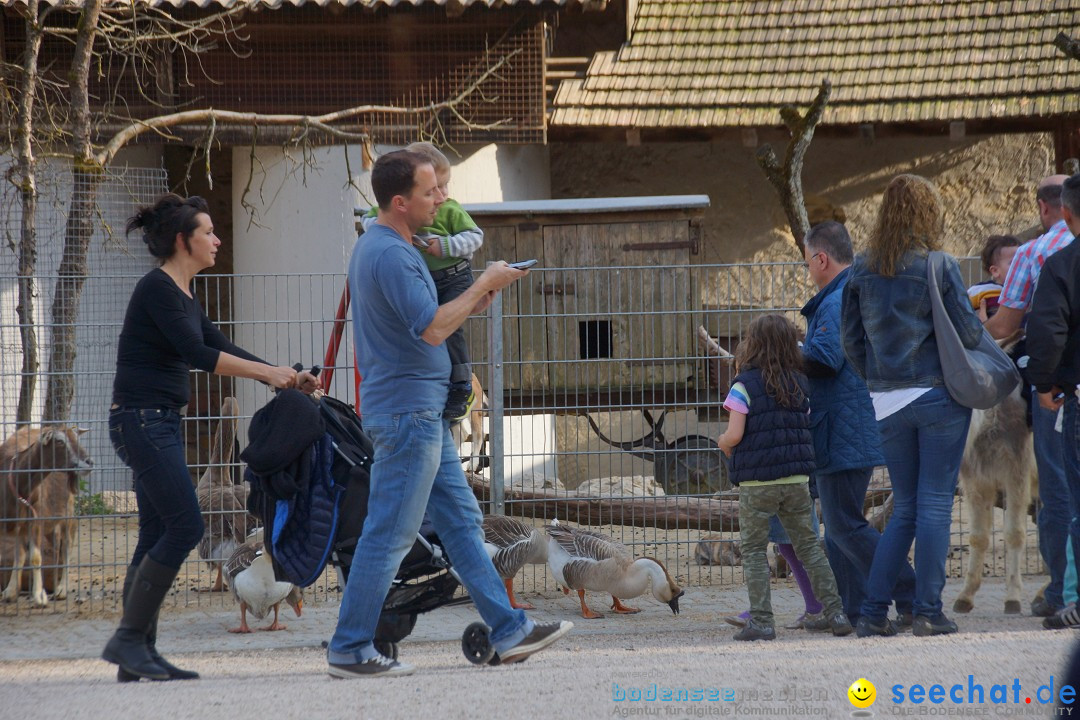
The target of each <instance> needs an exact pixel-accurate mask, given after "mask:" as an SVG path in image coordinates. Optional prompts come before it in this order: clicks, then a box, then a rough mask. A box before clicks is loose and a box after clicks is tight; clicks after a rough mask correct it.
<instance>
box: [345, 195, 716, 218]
mask: <svg viewBox="0 0 1080 720" xmlns="http://www.w3.org/2000/svg"><path fill="white" fill-rule="evenodd" d="M462 207H464V208H465V211H466V212H467V213H469V214H470V215H528V214H536V213H562V214H567V215H569V214H575V213H577V214H583V213H598V212H626V211H628V210H682V209H697V208H707V207H709V196H708V195H644V196H638V197H606V198H570V199H564V200H517V201H511V202H499V203H469V204H467V205H462ZM367 211H368V208H365V207H357V208H355V213H356V214H357V215H363V214H364V213H366V212H367Z"/></svg>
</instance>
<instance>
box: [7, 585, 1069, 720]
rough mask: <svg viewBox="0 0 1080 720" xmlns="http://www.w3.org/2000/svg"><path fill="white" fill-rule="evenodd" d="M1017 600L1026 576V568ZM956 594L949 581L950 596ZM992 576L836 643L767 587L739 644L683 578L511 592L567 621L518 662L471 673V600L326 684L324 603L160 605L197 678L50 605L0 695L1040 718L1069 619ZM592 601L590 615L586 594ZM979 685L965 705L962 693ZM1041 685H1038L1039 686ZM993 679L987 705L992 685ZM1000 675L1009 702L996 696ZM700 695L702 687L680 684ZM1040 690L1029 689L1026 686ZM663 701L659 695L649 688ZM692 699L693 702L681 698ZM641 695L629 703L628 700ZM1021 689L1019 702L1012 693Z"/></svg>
mask: <svg viewBox="0 0 1080 720" xmlns="http://www.w3.org/2000/svg"><path fill="white" fill-rule="evenodd" d="M1025 581H1026V582H1025V597H1026V598H1029V597H1030V596H1031V594H1032V593H1033V591H1034V589H1035V588H1036V587H1037V583H1038V579H1037V578H1030V577H1029V578H1025ZM958 592H959V587H958V583H957V582H956V581H950V583H949V585H948V586H947V587H946V589H945V602H946V605H949V604H950V603H951V602H952V600H953V598H954V597H955V596H956V594H957V593H958ZM1003 594H1004V591H1003V583H1002V582H1001V581H999V580H996V579H991V580H989V581H988V582H987V583H986V586H985V588H984V591H983V594H981V595H980V600H981V601H982V602H980V603H979V604H977V605H976V608H975V610H974V611H973V612H972V613H971V614H970V615H965V616H957V617H956V619H957V621H958V623H959V624H960V629H961V631H960V633H958V634H956V635H949V636H943V637H935V638H917V637H912V636H911V635H910V634H902V635H900V636H897V637H894V638H867V639H856V638H854V637H847V638H835V637H832V636H831V635H829V634H828V633H826V634H812V633H807V632H804V631H795V630H785V629H782V624H783V623H786V622H787V621H789V620H790V619H793V618H794V617H795V616H796V615H797V614H798V612H799V611H800V609H801V600H800V598H799V595H798V592H797V591H796V590H794V589H792V588H790V587H785V586H782V585H781V586H778V587H777V588H776V589H775V591H774V592H773V605H774V608H775V611H776V613H777V625H778V628H779V629H778V631H777V639H776V640H775V641H773V642H758V643H740V642H735V641H734V640H733V639H732V633H733V631H734V628H732V627H731V626H729V625H727V624H726V623H723V622H721V620H720V618H721V617H722V616H724V615H726V614H729V613H733V612H737V611H738V610H739V609H741V608H742V607H743V606H744V604H745V602H746V593H745V591H744V590H743V589H742V588H737V587H736V588H721V587H691V588H689V589H688V590H687V594H686V596H685V597H684V598H683V600H682V602H681V603H680V605H681V609H682V612H681V613H680V614H679V615H677V616H676V615H672V613H671V612H670V611H669V610H668V608H667V607H666V606H664V605H662V604H659V603H657V602H655V601H653V600H652V599H651V598H640V599H639V601H636V602H635V605H639V606H640V607H641V609H642V611H641V613H639V614H637V615H618V616H616V615H612V614H610V613H608V614H606V615H605V617H603V618H601V619H598V620H583V619H582V618H581V617H580V615H579V614H578V610H577V602H576V598H567V597H563V595H562V593H559V592H550V593H544V594H527V595H526V599H528V600H529V601H530V602H532V603H533V604H534V605H536V607H537V609H536V610H535V611H530V612H529V615H530V617H532V618H533V619H535V620H544V621H550V620H572V621H573V622H574V623H575V627H574V629H573V631H572V632H571V633H570V635H568V636H567V637H566V638H565V639H564V640H561V641H559V642H558V643H556V644H555V645H553V646H552V647H551V648H550V649H548V650H545V651H544V652H543V653H540V654H539V655H537V656H536V657H534V658H530V659H529V660H528V661H527V662H525V663H523V664H521V665H518V666H513V665H512V666H502V667H477V666H473V665H470V664H469V663H468V662H466V660H465V659H464V658H463V657H462V653H461V632H462V630H463V629H464V628H465V627H466V626H467V625H468V624H469V623H471V622H473V621H475V620H476V619H478V616H477V614H476V611H475V608H473V607H472V606H463V607H451V608H441V609H439V610H436V611H434V612H431V613H428V614H425V615H422V616H420V619H419V621H418V623H417V626H416V629H415V630H414V631H413V634H412V635H411V636H410V637H408V638H406V639H405V641H404V642H403V643H402V644H401V646H400V654H401V658H402V660H404V661H406V662H409V663H412V664H413V665H415V666H416V667H417V672H416V674H415V675H413V676H410V677H404V678H393V679H385V678H384V679H377V680H356V681H336V680H332V679H330V678H329V677H328V676H327V673H326V659H325V651H324V650H322V649H321V648H320V643H321V641H323V640H325V639H327V638H328V637H329V636H330V634H331V633H332V632H333V628H334V624H335V622H336V620H337V606H336V605H335V604H323V605H318V606H316V607H313V608H311V609H310V610H309V609H308V608H307V607H305V608H304V613H303V616H302V617H300V618H294V617H292V615H291V613H290V614H289V615H288V617H285V618H284V620H285V621H286V622H287V624H288V630H286V631H283V632H274V633H269V632H256V633H254V634H251V635H235V634H230V633H227V632H226V631H225V629H226V628H228V627H231V626H232V625H235V623H236V620H237V617H236V613H235V610H233V611H230V612H225V611H224V610H221V609H203V610H201V609H196V608H191V609H187V610H179V609H177V610H173V611H169V612H166V613H164V614H163V615H162V620H161V627H160V639H159V642H158V646H159V647H160V648H162V650H163V651H164V652H165V653H166V656H167V657H169V658H170V659H171V660H172V661H174V662H176V663H177V664H179V665H180V666H181V667H187V668H191V669H194V670H196V671H198V672H199V673H201V674H202V679H200V680H198V681H195V682H172V683H149V682H142V683H132V684H127V685H118V684H117V683H116V680H115V674H116V670H115V668H114V667H113V666H112V665H108V664H107V663H105V662H103V661H101V660H99V659H97V654H98V653H99V652H100V650H101V647H102V645H103V644H104V642H105V640H106V639H107V638H108V637H109V635H110V634H111V632H112V629H113V623H114V622H115V620H114V619H112V618H106V617H98V618H94V617H86V618H81V617H80V618H72V617H70V616H65V615H60V614H51V615H39V616H36V617H21V618H14V617H6V618H0V635H2V636H3V637H4V643H2V644H0V707H4V708H8V709H17V708H27V709H29V708H33V710H34V712H35V714H37V715H39V716H42V717H79V718H102V719H103V720H106V719H107V720H113V719H114V718H116V717H131V718H147V717H154V718H157V717H167V718H196V719H198V720H205V718H207V717H219V716H221V717H228V718H230V720H246V719H247V718H253V719H254V718H268V717H275V718H277V717H284V718H296V717H317V718H320V719H322V718H329V719H336V718H349V719H350V720H355V719H357V718H360V719H368V718H370V719H375V718H378V719H379V720H387V719H394V718H409V719H410V720H411V719H412V718H418V717H438V718H440V720H451V719H456V718H463V719H464V718H467V719H469V720H473V719H474V718H481V719H484V718H498V719H499V720H506V719H507V718H547V717H554V718H564V717H570V718H601V717H609V716H615V717H630V716H635V717H636V716H645V715H657V716H666V717H686V718H703V717H713V716H728V717H736V716H742V717H748V716H754V717H770V718H772V717H793V716H794V717H821V718H847V717H852V716H853V715H852V712H853V707H852V705H851V704H850V702H849V700H848V697H847V688H848V687H849V686H850V685H851V684H852V683H853V682H854V681H855V680H857V679H859V678H866V679H868V680H870V681H871V682H872V683H874V684H875V685H876V688H877V700H876V703H875V704H874V705H873V707H872V708H871V711H872V712H873V714H874V715H875V716H878V717H887V716H893V715H950V716H953V715H955V716H980V717H991V716H994V717H997V716H1003V715H1007V716H1038V717H1045V716H1046V715H1048V714H1049V707H1048V706H1047V705H1043V704H1041V703H1040V702H1039V700H1040V698H1041V699H1046V697H1047V693H1048V692H1049V688H1050V687H1051V686H1052V687H1054V688H1055V691H1057V690H1060V689H1061V687H1062V686H1063V685H1064V684H1066V682H1067V681H1066V679H1065V678H1064V677H1063V673H1062V670H1063V667H1064V664H1065V661H1066V659H1067V657H1068V655H1069V653H1070V652H1071V650H1072V649H1073V648H1074V646H1075V645H1076V643H1077V640H1076V638H1077V635H1076V633H1075V632H1073V631H1056V632H1053V631H1046V630H1043V629H1041V627H1040V624H1039V619H1038V618H1033V617H1030V616H1024V615H1011V616H1006V615H1003V614H1002V613H1001V602H1002V598H1003ZM595 601H596V602H595V606H596V608H597V609H599V610H601V611H603V610H604V609H605V608H604V606H603V604H602V602H603V599H602V598H601V597H596V598H595ZM934 684H941V685H943V686H944V687H945V688H951V687H953V686H956V685H959V686H960V687H961V688H962V691H961V694H960V697H961V702H953V701H951V700H949V699H948V698H946V700H945V701H944V702H943V703H941V704H935V703H930V702H927V701H926V699H925V697H924V698H923V701H922V702H921V703H919V704H915V703H913V702H912V701H911V700H909V699H905V700H903V701H902V702H895V701H894V698H895V696H896V695H895V694H896V693H897V692H901V691H902V692H903V693H904V696H905V698H906V696H907V693H908V691H909V690H911V691H914V686H915V685H920V686H922V687H923V689H924V690H928V689H929V688H930V687H931V686H932V685H934ZM969 684H971V685H979V686H981V687H982V688H983V690H984V693H985V695H984V697H983V698H982V700H981V701H979V700H978V698H975V701H974V702H973V701H971V700H968V698H967V696H966V693H967V687H968V686H969ZM1043 686H1046V688H1047V689H1045V690H1042V691H1040V688H1042V687H1043ZM995 687H997V688H999V689H1000V688H1007V689H1008V690H1007V697H1006V698H1005V701H1004V702H993V701H992V699H991V696H990V693H991V692H992V690H993V689H994V688H995ZM1014 687H1016V688H1017V690H1016V693H1017V695H1016V699H1014V698H1013V693H1014V690H1013V688H1014ZM680 688H682V689H684V690H686V691H687V694H686V695H683V696H681V697H680V696H679V695H674V694H673V695H672V698H673V699H671V700H663V699H657V700H650V699H648V698H649V693H651V692H653V691H654V689H655V690H659V691H660V692H661V693H662V692H664V691H665V690H666V689H674V691H675V692H676V693H677V692H678V691H679V689H680ZM710 688H711V689H715V690H716V691H717V693H718V696H717V699H712V700H709V699H704V698H703V697H702V695H700V694H699V695H697V696H693V695H689V694H688V693H689V691H691V690H693V689H702V690H705V689H710ZM1040 693H1041V694H1040ZM660 697H661V698H662V697H663V696H662V695H661V696H660ZM695 697H696V698H698V699H694V698H695ZM637 698H642V699H637ZM1027 698H1031V699H1032V702H1031V703H1030V704H1029V703H1026V702H1025V700H1026V699H1027Z"/></svg>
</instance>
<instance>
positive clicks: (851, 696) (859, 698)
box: [847, 678, 877, 709]
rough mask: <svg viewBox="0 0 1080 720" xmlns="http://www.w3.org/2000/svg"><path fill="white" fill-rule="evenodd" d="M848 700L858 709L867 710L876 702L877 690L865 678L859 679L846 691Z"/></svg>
mask: <svg viewBox="0 0 1080 720" xmlns="http://www.w3.org/2000/svg"><path fill="white" fill-rule="evenodd" d="M847 696H848V700H850V701H851V704H852V705H854V706H855V707H857V708H859V709H863V708H868V707H870V706H871V705H873V704H874V701H875V700H877V688H876V687H874V683H872V682H870V681H869V680H867V679H866V678H859V679H858V680H856V681H855V682H853V683H851V687H849V688H848V689H847Z"/></svg>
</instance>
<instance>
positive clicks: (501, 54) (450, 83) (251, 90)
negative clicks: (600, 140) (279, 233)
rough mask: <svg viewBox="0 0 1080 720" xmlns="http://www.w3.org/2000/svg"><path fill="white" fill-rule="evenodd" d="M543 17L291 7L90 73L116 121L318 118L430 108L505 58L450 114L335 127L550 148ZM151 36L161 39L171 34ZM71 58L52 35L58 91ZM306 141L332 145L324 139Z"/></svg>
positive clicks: (408, 137) (111, 60)
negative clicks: (214, 114)
mask: <svg viewBox="0 0 1080 720" xmlns="http://www.w3.org/2000/svg"><path fill="white" fill-rule="evenodd" d="M209 13H210V11H208V10H198V9H194V10H193V9H190V8H188V9H183V10H177V11H174V13H173V14H174V15H175V16H176V17H178V18H180V19H181V20H182V21H186V22H189V23H191V24H192V25H194V24H195V23H196V22H197V21H198V20H199V19H200V18H202V19H203V21H205V18H206V17H207V15H208V14H209ZM138 17H140V20H139V22H140V23H142V24H143V25H144V26H145V27H144V29H143V33H150V32H151V29H150V26H149V20H148V19H147V16H138ZM545 17H546V15H545V12H543V11H540V10H537V9H536V8H533V7H531V6H530V7H517V8H504V9H502V10H499V11H490V10H488V9H487V8H483V9H481V8H470V9H469V10H466V11H465V12H464V14H462V16H461V17H458V18H448V17H447V14H446V12H445V9H444V8H442V7H439V6H431V7H412V6H411V5H410V6H409V7H407V8H394V9H383V10H380V11H378V12H372V11H371V10H368V9H365V8H361V7H359V6H354V7H343V6H334V7H332V8H329V9H328V8H326V7H320V6H318V5H317V4H309V5H306V6H304V7H293V6H291V5H289V4H285V5H284V6H283V7H279V8H277V9H275V10H272V11H270V10H263V11H259V12H247V11H245V12H238V13H234V14H233V15H232V16H231V17H230V18H229V19H228V20H227V21H225V22H224V23H218V22H212V23H209V28H210V29H211V30H213V31H215V32H216V31H218V30H219V29H220V28H223V27H228V28H229V32H227V33H225V34H215V35H211V34H209V33H207V34H206V35H205V36H203V35H202V34H200V36H201V37H202V39H201V40H193V39H192V38H191V37H188V38H187V41H188V44H190V45H197V46H198V48H199V51H198V52H182V51H181V49H180V47H179V45H180V43H179V42H173V41H168V40H160V41H158V42H156V43H155V44H151V43H150V42H147V41H144V42H142V43H141V44H140V45H139V46H138V50H135V51H132V52H131V53H127V52H124V53H121V52H118V51H112V52H104V53H102V55H101V57H100V58H99V62H97V63H96V64H95V71H94V72H93V73H91V77H90V82H91V85H90V96H91V102H92V103H95V104H96V103H99V102H100V103H101V104H102V105H103V106H104V109H106V110H107V112H106V113H105V114H106V115H107V116H108V117H110V118H113V119H115V122H121V121H123V120H124V119H125V118H143V119H145V118H148V117H153V116H158V115H163V114H167V113H169V112H175V111H178V110H192V109H198V108H215V109H218V110H235V111H238V112H246V113H263V114H271V115H283V114H294V115H305V116H320V115H323V114H327V113H332V112H338V111H343V110H346V109H349V108H354V107H359V106H367V105H372V106H383V107H395V108H406V107H409V108H416V107H426V106H428V105H431V104H434V103H440V102H443V101H446V100H449V99H451V98H454V97H456V96H458V95H459V94H462V93H464V92H465V91H467V90H469V89H470V88H472V87H473V86H475V85H476V83H477V82H478V81H479V80H480V78H481V76H482V75H483V74H484V73H485V71H487V70H488V69H489V68H492V67H493V66H494V65H496V64H497V63H499V62H500V61H502V60H506V62H505V63H504V64H503V65H501V66H500V67H499V69H498V71H497V72H495V73H494V74H492V75H491V76H489V77H487V78H486V79H485V80H484V81H483V82H482V83H480V85H479V86H478V87H476V90H477V92H475V93H472V94H471V95H470V96H469V97H468V98H467V99H466V100H465V101H463V102H462V103H460V104H459V105H458V106H457V107H456V108H455V110H454V111H451V110H445V111H443V112H440V113H439V114H437V115H436V114H433V113H426V114H413V115H403V114H399V113H391V112H379V113H370V112H369V113H365V114H362V115H358V116H354V117H350V118H346V119H343V120H341V121H337V122H334V123H332V124H333V125H334V126H335V127H337V128H338V129H341V130H348V131H351V132H358V133H370V134H371V136H372V137H373V139H374V141H375V142H378V143H386V144H398V145H404V144H407V143H409V142H413V141H415V140H419V139H425V138H429V137H439V138H445V141H447V142H450V143H461V142H510V143H538V142H539V143H542V142H544V140H545V137H546V115H545V98H544V21H545ZM76 19H77V17H76V15H75V14H70V15H63V14H56V15H54V16H53V18H51V20H50V24H52V23H54V22H55V23H57V24H69V25H71V26H74V24H75V22H76ZM0 22H2V23H3V27H2V30H3V35H2V37H4V38H5V43H4V45H3V46H2V47H0V57H2V58H3V59H4V60H6V61H7V62H10V63H17V62H18V60H19V58H20V53H21V52H22V49H23V44H24V33H25V30H24V28H23V24H22V19H21V18H20V17H17V16H16V15H15V14H6V15H4V16H3V17H2V18H0ZM171 32H173V33H174V34H179V33H180V32H181V30H180V29H179V27H173V28H171ZM154 34H155V35H156V36H158V37H159V38H160V37H162V36H163V35H164V34H165V31H158V32H154ZM99 45H100V43H99ZM70 54H71V48H70V43H69V41H68V40H66V39H63V38H60V37H54V36H49V37H47V39H46V41H45V44H44V46H43V49H42V54H41V58H42V59H41V63H40V65H41V67H42V68H43V74H44V76H45V78H46V79H50V80H58V81H61V82H62V81H63V80H64V78H63V77H59V76H57V75H54V74H53V73H54V72H56V70H55V68H67V67H68V66H69V64H70ZM61 86H62V85H61ZM95 109H96V108H95ZM110 122H112V121H110ZM106 127H108V126H106ZM173 130H174V132H176V133H179V134H180V135H183V136H185V137H187V138H189V139H202V138H205V137H206V135H207V128H206V126H205V124H196V125H193V126H190V127H177V128H173ZM304 130H305V129H304V128H300V127H284V126H279V127H275V126H273V125H264V126H263V127H261V128H260V129H259V130H258V134H257V137H258V141H259V143H275V142H279V141H281V140H285V139H289V138H291V139H296V138H297V137H298V136H299V135H300V133H301V132H302V131H304ZM307 130H310V128H308V129H307ZM254 132H255V130H254V129H253V128H251V127H248V126H218V127H216V128H215V134H214V141H216V142H218V143H224V144H226V145H228V144H246V143H251V142H252V141H253V137H254V136H253V133H254ZM309 140H310V141H311V142H316V143H318V142H330V141H335V140H334V138H331V137H329V136H325V135H322V136H319V135H316V136H315V137H312V138H310V139H309ZM338 142H339V141H338Z"/></svg>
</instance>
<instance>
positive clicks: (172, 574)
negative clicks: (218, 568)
mask: <svg viewBox="0 0 1080 720" xmlns="http://www.w3.org/2000/svg"><path fill="white" fill-rule="evenodd" d="M176 573H177V571H176V570H175V569H174V568H171V567H168V566H166V565H162V564H161V563H159V562H157V561H155V560H154V559H153V558H151V557H150V556H149V555H147V556H146V557H144V558H143V560H142V562H141V563H139V567H138V568H136V570H135V573H134V576H133V577H132V578H131V584H130V586H129V587H128V593H127V599H126V600H125V602H124V616H123V617H122V618H121V619H120V627H118V628H117V629H116V632H115V633H113V636H112V638H110V639H109V642H108V643H107V644H106V645H105V650H104V651H103V652H102V653H101V657H102V659H104V660H107V661H109V662H111V663H114V664H116V665H119V666H120V668H121V669H122V670H124V671H126V672H128V673H129V674H131V675H135V676H137V677H144V678H148V679H150V680H168V679H169V673H168V671H167V670H166V669H165V668H163V667H162V666H161V665H159V664H158V663H157V662H155V661H154V659H153V658H152V657H151V656H150V648H149V647H148V646H147V644H146V633H147V629H148V628H149V627H150V623H151V622H152V621H153V619H154V616H155V615H157V612H158V608H160V607H161V602H162V600H164V599H165V595H166V594H168V592H169V588H170V587H172V582H173V580H174V579H175V578H176Z"/></svg>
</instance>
